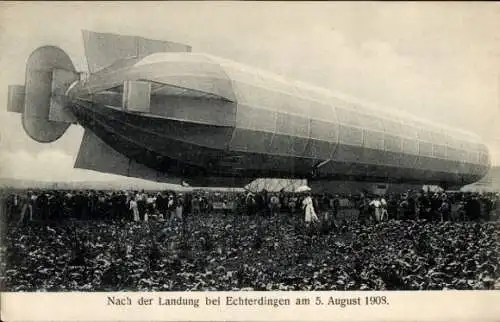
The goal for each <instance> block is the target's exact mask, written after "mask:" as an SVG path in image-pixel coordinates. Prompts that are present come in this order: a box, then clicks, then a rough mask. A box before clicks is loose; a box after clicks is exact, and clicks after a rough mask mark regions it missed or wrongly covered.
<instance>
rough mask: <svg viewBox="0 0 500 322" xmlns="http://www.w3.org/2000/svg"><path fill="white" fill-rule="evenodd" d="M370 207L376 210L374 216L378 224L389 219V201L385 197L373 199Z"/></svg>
mask: <svg viewBox="0 0 500 322" xmlns="http://www.w3.org/2000/svg"><path fill="white" fill-rule="evenodd" d="M370 206H372V207H373V208H374V215H375V221H376V222H381V221H383V220H386V219H387V218H388V214H387V201H386V200H385V199H384V198H383V197H381V196H378V197H377V198H375V199H373V200H372V201H371V202H370Z"/></svg>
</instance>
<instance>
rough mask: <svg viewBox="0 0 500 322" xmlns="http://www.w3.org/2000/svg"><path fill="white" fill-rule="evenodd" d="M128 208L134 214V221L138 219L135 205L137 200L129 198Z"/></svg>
mask: <svg viewBox="0 0 500 322" xmlns="http://www.w3.org/2000/svg"><path fill="white" fill-rule="evenodd" d="M130 210H132V213H133V214H134V221H139V219H140V218H139V207H138V206H137V201H136V200H135V199H134V198H132V199H130Z"/></svg>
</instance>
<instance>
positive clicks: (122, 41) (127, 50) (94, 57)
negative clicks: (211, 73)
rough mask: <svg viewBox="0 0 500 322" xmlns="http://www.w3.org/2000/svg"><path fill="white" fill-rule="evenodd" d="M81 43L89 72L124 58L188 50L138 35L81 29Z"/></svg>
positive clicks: (180, 45) (187, 50)
mask: <svg viewBox="0 0 500 322" xmlns="http://www.w3.org/2000/svg"><path fill="white" fill-rule="evenodd" d="M83 45H84V48H85V56H86V57H87V64H88V67H89V71H90V73H95V72H97V71H99V70H101V69H103V68H106V67H109V66H110V65H111V64H113V63H114V62H116V61H118V60H120V59H125V58H140V57H145V56H148V55H151V54H154V53H159V52H190V51H191V47H190V46H188V45H184V44H180V43H174V42H170V41H163V40H153V39H147V38H142V37H138V36H124V35H117V34H110V33H97V32H93V31H86V30H84V31H83Z"/></svg>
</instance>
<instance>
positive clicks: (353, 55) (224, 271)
mask: <svg viewBox="0 0 500 322" xmlns="http://www.w3.org/2000/svg"><path fill="white" fill-rule="evenodd" d="M499 30H500V7H499V5H498V3H486V2H483V3H460V2H454V3H444V2H440V3H439V2H433V3H414V2H411V3H406V2H398V3H390V4H389V3H371V2H363V3H354V2H352V3H351V2H342V3H328V2H298V3H292V2H289V3H272V2H258V3H237V2H207V3H201V2H185V3H184V2H173V3H145V4H143V5H140V4H139V3H134V2H128V3H123V2H121V3H109V2H108V3H98V2H96V3H92V2H89V3H82V2H79V3H76V2H75V3H72V2H68V3H60V2H59V3H50V2H40V3H35V2H31V3H29V2H28V3H16V2H13V3H4V4H1V5H0V48H1V54H0V70H1V73H0V85H1V89H0V100H1V101H2V102H3V104H2V106H1V108H0V125H1V126H0V137H1V138H0V202H1V205H0V215H1V232H0V238H1V241H0V256H1V260H0V289H1V291H7V292H97V291H99V292H102V291H135V292H149V291H155V292H159V291H161V292H164V291H180V292H185V291H186V292H187V291H360V290H366V291H386V290H387V291H389V290H500V269H499V268H498V264H499V257H498V256H499V250H500V236H499V231H500V230H499V228H500V222H499V219H500V108H499V106H500V78H499V72H500V59H499V57H500V38H499V37H498V31H499ZM266 294H267V293H266Z"/></svg>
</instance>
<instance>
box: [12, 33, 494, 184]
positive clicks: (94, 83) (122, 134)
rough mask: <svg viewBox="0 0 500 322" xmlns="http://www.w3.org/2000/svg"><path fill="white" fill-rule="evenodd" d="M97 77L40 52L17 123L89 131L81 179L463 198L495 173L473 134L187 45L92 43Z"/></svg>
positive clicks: (49, 137) (95, 39) (48, 49)
mask: <svg viewBox="0 0 500 322" xmlns="http://www.w3.org/2000/svg"><path fill="white" fill-rule="evenodd" d="M83 43H84V49H85V56H86V60H87V63H88V71H85V72H78V71H76V70H75V67H74V65H73V62H72V60H71V58H70V57H69V56H68V55H67V54H66V53H65V52H64V51H63V50H62V49H60V48H59V47H55V46H43V47H40V48H38V49H36V50H35V51H34V52H33V53H32V54H31V55H30V56H29V58H28V60H27V64H26V79H25V84H24V85H11V86H9V96H8V111H10V112H17V113H21V115H22V116H21V117H22V126H23V128H24V131H25V132H26V133H27V135H28V136H29V137H30V138H32V139H33V140H35V141H37V142H40V143H50V142H54V141H56V140H58V139H59V138H60V137H61V136H63V135H64V133H65V131H66V130H67V129H68V127H69V126H71V125H72V124H78V125H80V126H82V127H83V128H84V135H83V139H82V142H81V144H80V149H79V152H78V155H77V157H76V161H75V165H74V167H75V168H81V169H88V170H94V171H99V172H105V173H112V174H118V175H122V176H129V177H137V178H143V179H148V180H154V181H158V182H166V183H177V184H179V183H187V184H189V185H191V186H243V185H244V184H246V183H248V182H251V181H252V180H254V179H255V178H292V179H293V178H297V179H299V178H300V179H307V180H308V181H309V182H332V181H335V180H344V181H355V182H385V183H396V184H398V183H399V184H435V185H439V186H442V187H451V186H463V185H466V184H470V183H473V182H475V181H478V180H480V179H481V178H482V177H483V176H484V175H485V174H486V173H487V171H488V170H489V168H490V165H491V161H490V155H489V152H488V148H487V147H486V145H485V144H484V143H483V142H482V141H481V139H480V138H479V137H478V136H477V135H474V134H472V133H469V132H466V131H463V130H459V129H454V128H451V127H448V126H445V125H442V124H437V123H435V122H431V121H427V120H424V119H421V118H418V117H416V116H413V115H409V114H406V113H403V112H401V111H399V110H389V109H386V108H380V107H378V106H374V105H372V104H369V103H366V102H363V101H360V100H358V99H353V98H350V97H347V96H345V95H342V94H339V93H337V92H334V91H333V90H330V89H324V88H320V87H317V86H313V85H309V84H306V83H302V82H298V81H293V80H289V79H286V78H284V77H281V76H279V75H275V74H273V73H270V72H266V71H263V70H260V69H256V68H253V67H250V66H247V65H244V64H240V63H237V62H234V61H231V60H228V59H225V58H221V57H216V56H213V55H209V54H205V53H196V52H193V51H192V49H191V47H190V46H188V45H185V44H181V43H174V42H169V41H161V40H153V39H147V38H143V37H139V36H126V35H117V34H110V33H97V32H92V31H83Z"/></svg>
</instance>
